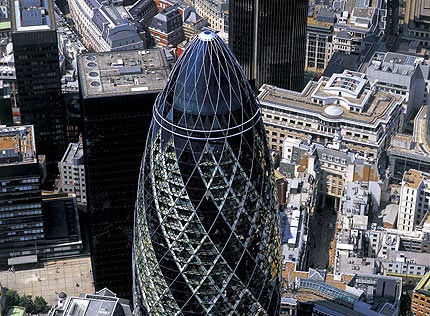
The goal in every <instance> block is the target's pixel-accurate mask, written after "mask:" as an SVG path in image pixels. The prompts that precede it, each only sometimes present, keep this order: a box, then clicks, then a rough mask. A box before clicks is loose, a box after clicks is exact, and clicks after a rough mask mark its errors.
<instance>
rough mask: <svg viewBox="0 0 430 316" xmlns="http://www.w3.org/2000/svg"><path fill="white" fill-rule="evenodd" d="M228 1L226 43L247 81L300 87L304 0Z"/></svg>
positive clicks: (301, 83) (301, 82)
mask: <svg viewBox="0 0 430 316" xmlns="http://www.w3.org/2000/svg"><path fill="white" fill-rule="evenodd" d="M229 3H230V9H229V46H230V48H231V50H232V51H233V53H234V54H235V55H236V58H237V59H238V61H239V63H240V65H241V66H242V68H243V70H244V71H245V75H246V77H247V78H248V80H249V81H250V83H251V85H252V86H254V88H255V89H257V90H258V89H259V88H260V87H261V86H262V85H263V84H264V83H267V84H271V85H275V86H277V87H280V88H286V89H292V90H301V89H302V86H303V74H304V66H305V52H306V21H307V12H308V0H287V1H285V0H234V1H230V2H229Z"/></svg>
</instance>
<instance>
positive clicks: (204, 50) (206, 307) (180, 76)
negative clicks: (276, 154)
mask: <svg viewBox="0 0 430 316" xmlns="http://www.w3.org/2000/svg"><path fill="white" fill-rule="evenodd" d="M274 190H275V188H274V182H273V179H272V170H271V160H270V155H269V151H268V148H267V140H266V135H265V131H264V128H263V123H262V119H261V114H260V107H259V104H258V102H257V100H256V97H255V95H254V94H253V92H252V90H251V88H250V86H249V84H248V82H247V80H246V78H245V76H244V74H243V72H242V70H241V68H240V66H239V64H238V63H237V61H236V59H235V57H234V56H233V54H232V53H231V52H230V50H229V49H228V48H227V46H226V45H225V44H224V43H223V41H222V40H221V39H220V38H219V37H218V36H217V35H216V34H214V33H212V32H210V31H205V32H203V33H201V34H200V35H199V36H197V37H196V38H195V39H194V40H193V41H192V42H191V43H190V45H189V47H188V48H187V50H186V51H185V52H184V53H183V55H182V56H181V58H180V59H179V60H178V61H177V63H176V65H175V66H174V68H173V70H172V72H171V74H170V77H169V80H168V82H167V85H166V87H165V89H164V90H163V92H161V93H160V95H159V96H158V98H157V101H156V103H155V106H154V115H153V119H152V127H151V128H150V132H149V135H148V139H147V145H146V150H145V153H144V156H143V162H142V168H141V174H140V180H139V190H138V197H137V202H136V213H135V233H134V253H133V256H134V258H133V260H134V266H133V268H134V299H135V301H134V305H135V313H136V315H150V316H180V315H181V316H182V315H184V316H189V315H190V316H191V315H219V316H226V315H238V316H239V315H241V316H254V315H269V316H272V315H278V314H279V305H280V283H281V282H280V278H281V273H280V257H281V255H280V250H281V249H280V237H279V228H278V221H279V217H278V210H277V207H278V206H277V200H276V196H275V192H274Z"/></svg>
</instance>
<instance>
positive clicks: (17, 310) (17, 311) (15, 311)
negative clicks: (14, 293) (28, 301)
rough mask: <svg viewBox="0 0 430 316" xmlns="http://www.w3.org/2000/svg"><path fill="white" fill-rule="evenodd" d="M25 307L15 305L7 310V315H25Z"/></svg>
mask: <svg viewBox="0 0 430 316" xmlns="http://www.w3.org/2000/svg"><path fill="white" fill-rule="evenodd" d="M24 315H25V308H24V307H20V306H13V307H10V308H9V309H8V310H7V314H6V316H24Z"/></svg>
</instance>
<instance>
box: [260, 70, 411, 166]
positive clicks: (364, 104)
mask: <svg viewBox="0 0 430 316" xmlns="http://www.w3.org/2000/svg"><path fill="white" fill-rule="evenodd" d="M260 91H261V92H260V94H259V96H258V97H259V99H260V102H261V105H262V108H263V119H264V122H265V126H266V129H267V133H268V137H269V144H270V145H271V148H272V149H274V150H281V145H282V141H283V139H284V138H285V136H288V137H291V138H300V139H304V140H306V139H308V138H311V139H312V140H313V141H315V142H318V143H323V144H324V143H327V142H330V141H331V140H332V139H333V137H334V135H335V132H336V131H337V130H339V129H340V136H341V138H342V145H343V146H344V147H345V148H348V149H349V150H351V151H353V152H356V153H359V154H361V155H362V156H365V157H368V158H372V159H374V161H375V162H378V163H379V162H380V159H381V157H383V154H384V152H385V149H386V148H387V146H388V145H389V140H390V137H391V135H393V134H394V133H395V132H396V131H397V129H398V127H399V122H400V116H401V113H402V111H403V106H402V104H403V100H404V97H403V96H396V95H393V94H390V93H387V92H384V91H381V90H378V89H377V88H376V87H368V80H367V79H366V78H365V76H364V74H361V73H357V72H351V71H344V72H343V73H342V74H333V75H332V76H331V77H330V78H328V77H321V78H320V79H319V80H318V82H315V81H311V82H309V83H308V84H307V86H306V87H305V88H304V89H303V91H302V92H301V93H299V92H294V91H290V90H284V89H280V88H277V87H273V86H269V85H264V86H263V87H262V88H261V90H260Z"/></svg>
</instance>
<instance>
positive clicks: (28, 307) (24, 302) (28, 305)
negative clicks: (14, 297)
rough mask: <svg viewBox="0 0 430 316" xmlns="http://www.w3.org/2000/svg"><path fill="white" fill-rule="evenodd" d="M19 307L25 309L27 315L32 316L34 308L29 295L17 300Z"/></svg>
mask: <svg viewBox="0 0 430 316" xmlns="http://www.w3.org/2000/svg"><path fill="white" fill-rule="evenodd" d="M19 305H20V306H22V307H25V311H26V312H27V313H29V314H34V313H35V309H36V306H35V305H34V303H33V300H32V299H31V295H23V296H21V298H20V299H19Z"/></svg>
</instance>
